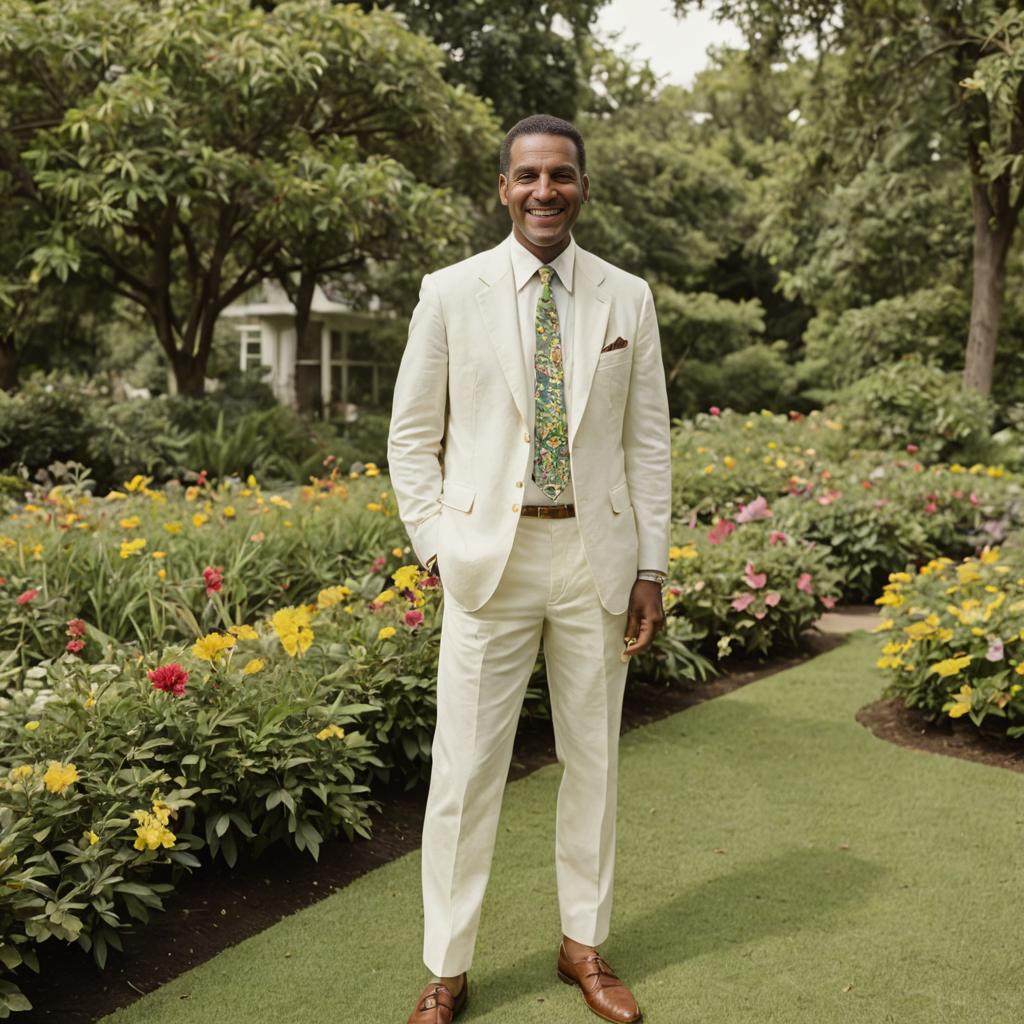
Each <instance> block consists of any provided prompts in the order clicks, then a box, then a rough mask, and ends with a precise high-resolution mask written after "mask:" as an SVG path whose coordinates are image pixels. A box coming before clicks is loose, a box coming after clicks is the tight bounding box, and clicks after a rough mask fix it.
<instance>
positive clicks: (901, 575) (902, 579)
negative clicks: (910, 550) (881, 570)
mask: <svg viewBox="0 0 1024 1024" xmlns="http://www.w3.org/2000/svg"><path fill="white" fill-rule="evenodd" d="M889 582H890V583H909V582H910V573H909V572H891V573H889Z"/></svg>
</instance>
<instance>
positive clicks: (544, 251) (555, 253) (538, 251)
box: [512, 227, 572, 263]
mask: <svg viewBox="0 0 1024 1024" xmlns="http://www.w3.org/2000/svg"><path fill="white" fill-rule="evenodd" d="M512 237H513V238H515V240H516V241H517V242H518V243H519V244H520V245H521V246H522V247H523V248H524V249H525V250H526V251H527V252H529V253H532V254H533V255H534V256H536V257H537V259H539V260H540V261H541V263H550V262H551V261H552V260H556V259H558V257H559V256H561V255H562V253H563V252H565V250H566V249H568V248H569V244H570V243H571V242H572V235H566V236H565V238H563V239H562V240H561V241H560V242H556V243H555V244H554V245H535V244H534V243H533V242H531V241H530V240H529V239H528V238H526V237H525V236H523V235H522V234H520V233H519V229H518V228H516V227H514V228H513V229H512Z"/></svg>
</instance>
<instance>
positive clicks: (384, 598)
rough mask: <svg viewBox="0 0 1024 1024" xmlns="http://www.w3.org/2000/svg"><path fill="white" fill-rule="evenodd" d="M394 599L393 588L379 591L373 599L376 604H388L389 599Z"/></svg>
mask: <svg viewBox="0 0 1024 1024" xmlns="http://www.w3.org/2000/svg"><path fill="white" fill-rule="evenodd" d="M394 599H395V592H394V591H393V590H391V589H388V590H384V591H382V592H381V593H379V594H378V595H377V596H376V597H375V598H374V599H373V603H374V604H376V605H381V604H387V603H388V601H393V600H394Z"/></svg>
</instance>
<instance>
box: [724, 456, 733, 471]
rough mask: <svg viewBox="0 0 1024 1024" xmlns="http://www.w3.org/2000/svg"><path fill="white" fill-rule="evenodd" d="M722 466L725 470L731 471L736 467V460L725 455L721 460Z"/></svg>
mask: <svg viewBox="0 0 1024 1024" xmlns="http://www.w3.org/2000/svg"><path fill="white" fill-rule="evenodd" d="M722 464H723V465H724V466H725V468H726V469H732V468H733V467H734V466H735V465H736V460H735V459H734V458H733V457H732V456H731V455H726V456H725V458H724V459H722Z"/></svg>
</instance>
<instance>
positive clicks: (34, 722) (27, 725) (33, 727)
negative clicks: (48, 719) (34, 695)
mask: <svg viewBox="0 0 1024 1024" xmlns="http://www.w3.org/2000/svg"><path fill="white" fill-rule="evenodd" d="M25 728H26V729H27V730H28V731H29V732H35V731H36V729H38V728H39V720H38V719H36V718H33V719H32V721H31V722H26V723H25Z"/></svg>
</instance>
